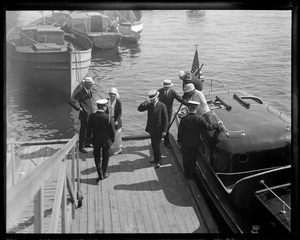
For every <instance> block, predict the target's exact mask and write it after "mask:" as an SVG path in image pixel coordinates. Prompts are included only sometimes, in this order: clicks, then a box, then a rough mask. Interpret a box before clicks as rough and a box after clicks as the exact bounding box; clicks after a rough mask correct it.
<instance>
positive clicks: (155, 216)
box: [143, 139, 165, 233]
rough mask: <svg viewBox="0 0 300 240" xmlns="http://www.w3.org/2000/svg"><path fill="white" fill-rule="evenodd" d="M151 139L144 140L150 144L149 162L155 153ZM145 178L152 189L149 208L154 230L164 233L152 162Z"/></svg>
mask: <svg viewBox="0 0 300 240" xmlns="http://www.w3.org/2000/svg"><path fill="white" fill-rule="evenodd" d="M150 144H151V143H150V140H148V139H147V140H144V145H145V146H149V152H148V153H149V155H148V158H146V159H145V161H146V162H148V163H149V161H150V160H152V156H153V153H152V148H151V145H150ZM143 179H144V180H145V181H146V182H147V184H148V189H149V190H150V192H149V193H150V194H148V197H147V199H149V201H148V202H149V204H150V206H149V209H150V211H151V213H152V215H151V218H152V223H153V227H154V232H155V233H163V232H164V230H163V224H165V223H164V222H163V221H162V218H161V213H160V211H161V209H160V208H158V203H157V193H156V191H157V185H156V182H157V176H156V174H155V170H154V168H153V164H150V163H149V168H147V171H146V174H145V175H144V177H143Z"/></svg>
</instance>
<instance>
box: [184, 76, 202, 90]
mask: <svg viewBox="0 0 300 240" xmlns="http://www.w3.org/2000/svg"><path fill="white" fill-rule="evenodd" d="M188 83H192V84H194V86H195V88H196V89H197V90H199V91H202V89H203V82H201V80H200V78H198V77H197V76H196V75H195V74H194V73H188V74H187V76H186V77H185V79H183V82H182V89H184V86H185V85H187V84H188Z"/></svg>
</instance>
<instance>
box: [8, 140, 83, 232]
mask: <svg viewBox="0 0 300 240" xmlns="http://www.w3.org/2000/svg"><path fill="white" fill-rule="evenodd" d="M49 143H51V144H55V143H58V144H59V143H60V144H62V143H66V144H65V145H64V146H63V147H62V148H61V149H60V150H59V151H57V152H56V153H54V154H53V155H52V156H51V157H49V158H48V159H47V160H45V161H44V162H43V163H42V164H41V165H39V166H37V167H36V168H35V169H34V170H33V171H32V172H30V173H29V174H28V175H27V176H26V177H24V178H23V179H22V181H20V182H18V183H17V184H15V177H14V176H15V169H14V168H15V159H14V148H15V145H16V144H20V145H22V146H31V145H43V144H49ZM9 145H10V147H11V149H10V150H9V152H10V157H11V159H10V163H8V164H7V172H11V173H12V179H13V186H12V187H10V188H9V189H8V190H7V206H6V213H7V215H6V216H7V218H6V219H7V225H6V229H7V231H8V230H10V229H13V227H14V226H10V224H14V222H16V221H18V219H19V218H20V215H21V213H22V211H24V210H25V208H26V207H27V206H28V204H29V203H31V202H32V200H34V201H33V204H34V205H33V206H34V232H35V233H44V232H45V229H44V226H43V225H44V224H43V222H44V221H43V220H44V204H43V203H44V198H45V193H44V185H45V182H46V181H47V180H48V179H49V178H50V177H51V176H52V174H53V172H54V171H57V169H59V170H58V173H57V176H58V179H57V185H56V192H55V197H54V202H53V208H52V213H51V220H50V228H49V233H55V232H57V229H58V222H59V215H61V231H62V233H66V232H70V228H71V223H72V220H73V219H75V207H76V206H75V200H76V195H77V198H78V199H79V201H78V205H77V207H80V206H81V204H82V203H81V202H80V201H81V200H82V197H80V194H81V192H80V162H79V148H78V134H76V135H75V136H74V137H73V138H72V139H68V140H53V141H37V142H25V143H17V142H11V143H9ZM75 149H76V152H77V154H76V158H75ZM69 153H71V170H70V171H67V166H66V164H67V163H66V160H67V156H68V155H69ZM76 167H77V169H76ZM76 170H77V171H76ZM67 172H71V177H69V176H68V174H67ZM76 175H77V190H76V188H75V176H76ZM66 190H68V193H69V196H70V198H71V202H72V206H71V214H72V218H71V219H70V218H67V216H66V215H67V195H66ZM13 230H14V229H13Z"/></svg>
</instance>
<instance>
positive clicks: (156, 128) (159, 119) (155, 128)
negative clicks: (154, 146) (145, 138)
mask: <svg viewBox="0 0 300 240" xmlns="http://www.w3.org/2000/svg"><path fill="white" fill-rule="evenodd" d="M138 111H140V112H144V111H148V119H147V126H146V129H145V131H146V132H147V133H150V134H161V133H162V132H167V129H168V125H169V122H168V113H167V107H166V105H165V104H164V103H162V102H160V101H158V102H157V104H156V106H155V107H154V104H153V103H152V102H147V101H145V102H143V103H141V104H140V105H139V107H138Z"/></svg>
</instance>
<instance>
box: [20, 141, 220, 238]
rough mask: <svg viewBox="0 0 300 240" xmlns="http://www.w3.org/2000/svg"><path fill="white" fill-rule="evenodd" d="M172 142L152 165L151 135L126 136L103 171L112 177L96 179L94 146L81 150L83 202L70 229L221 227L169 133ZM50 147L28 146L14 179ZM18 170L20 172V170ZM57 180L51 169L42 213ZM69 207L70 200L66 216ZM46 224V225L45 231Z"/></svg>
mask: <svg viewBox="0 0 300 240" xmlns="http://www.w3.org/2000/svg"><path fill="white" fill-rule="evenodd" d="M171 144H172V149H169V148H164V149H163V156H162V165H161V167H160V168H158V169H154V165H153V164H150V163H149V161H150V160H152V159H153V153H152V149H151V143H150V139H149V138H128V139H124V140H123V152H122V154H119V155H112V156H111V158H110V161H109V166H108V170H107V171H108V172H109V173H110V176H109V177H108V178H107V179H104V180H102V181H100V182H99V183H97V182H96V179H97V172H96V167H95V164H94V159H93V153H92V151H93V149H92V148H89V149H87V150H88V153H87V154H82V153H80V155H79V158H80V174H81V180H80V183H81V185H80V186H81V192H82V195H83V197H84V198H83V200H82V206H81V207H80V208H76V210H75V219H73V221H72V224H71V227H70V232H71V233H218V232H219V228H218V226H217V225H216V223H215V220H214V218H213V216H212V214H211V212H210V211H209V209H208V206H207V204H206V202H205V200H204V198H203V197H202V194H201V193H200V192H199V190H198V188H197V186H196V184H195V182H194V181H192V180H187V179H185V177H184V176H183V170H182V159H181V155H180V152H179V149H178V147H177V145H176V143H175V140H174V138H173V137H172V136H171ZM58 147H59V145H57V146H56V148H58ZM47 149H48V150H47ZM50 150H51V151H56V150H55V148H54V147H53V146H52V147H50V146H46V147H45V146H44V147H43V149H42V148H41V147H40V149H38V147H37V146H35V150H33V149H31V151H30V150H29V148H28V149H27V150H26V151H27V153H26V154H27V160H22V161H24V162H22V164H21V165H20V164H19V166H18V168H16V169H17V174H18V176H19V179H18V181H22V176H23V175H26V174H27V172H28V171H30V169H33V168H34V166H35V164H34V163H33V162H35V163H38V164H39V163H40V162H42V161H43V159H44V157H45V156H47V155H48V153H49V152H50ZM49 154H50V153H49ZM43 156H44V157H43ZM29 158H30V159H31V160H29ZM32 160H33V161H32ZM25 162H26V164H25ZM31 164H33V165H31ZM27 165H28V166H27ZM20 172H23V174H21V175H19V173H20ZM56 179H57V178H56V177H55V174H54V175H53V177H51V178H50V181H48V182H47V183H45V190H44V191H45V193H46V192H47V194H46V195H45V196H46V198H47V200H45V201H44V202H45V204H46V205H47V207H45V215H44V216H45V218H47V217H48V218H50V215H51V207H50V205H49V203H50V202H51V201H52V202H53V199H54V189H53V186H54V185H55V184H54V182H55V181H57V180H56ZM51 181H52V183H51ZM16 184H17V183H16ZM30 209H32V207H31V208H30V207H28V208H27V211H25V212H24V213H23V215H22V216H20V217H23V218H26V219H27V222H26V223H27V225H28V226H26V227H24V229H23V230H22V233H27V232H28V233H30V232H33V229H32V228H33V223H32V222H33V221H31V222H30V221H29V220H28V219H32V217H33V216H34V215H33V214H32V213H33V211H32V210H30ZM46 211H47V214H48V215H49V216H48V215H47V214H46ZM70 212H71V207H70V204H68V209H67V213H68V214H67V215H68V216H69V215H70ZM30 213H31V216H30ZM30 223H31V224H30ZM45 224H47V221H45ZM23 225H24V224H23ZM48 225H49V224H48ZM58 227H60V223H59V224H58ZM48 229H49V228H48V227H46V228H45V233H48ZM50 233H51V232H50Z"/></svg>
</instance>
